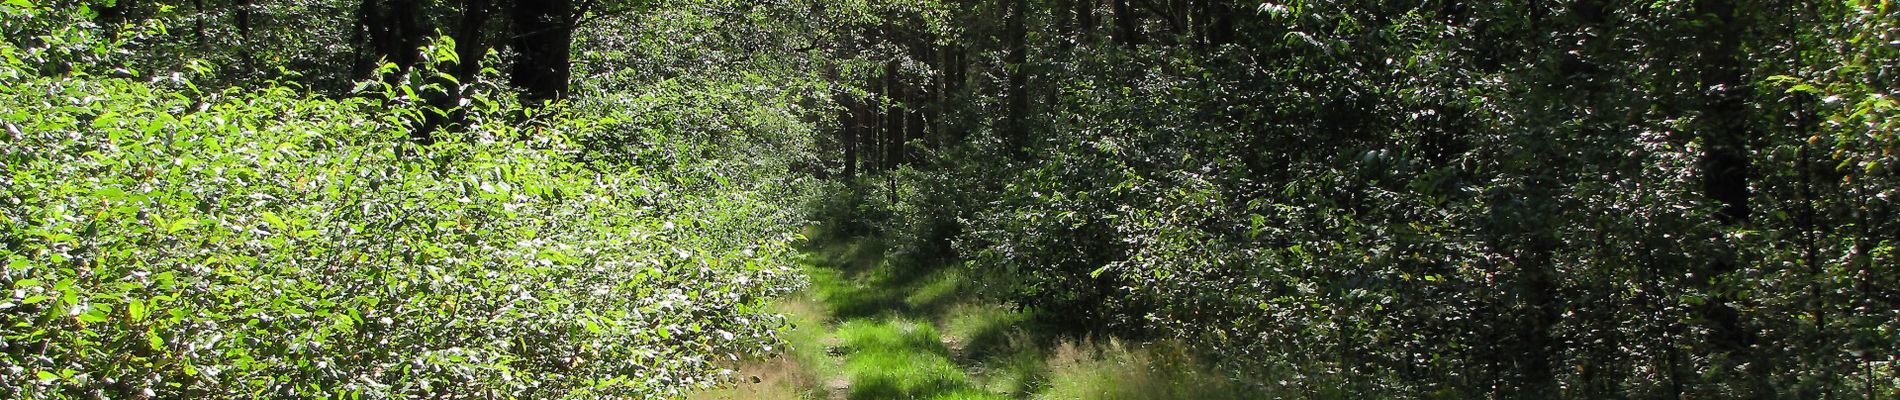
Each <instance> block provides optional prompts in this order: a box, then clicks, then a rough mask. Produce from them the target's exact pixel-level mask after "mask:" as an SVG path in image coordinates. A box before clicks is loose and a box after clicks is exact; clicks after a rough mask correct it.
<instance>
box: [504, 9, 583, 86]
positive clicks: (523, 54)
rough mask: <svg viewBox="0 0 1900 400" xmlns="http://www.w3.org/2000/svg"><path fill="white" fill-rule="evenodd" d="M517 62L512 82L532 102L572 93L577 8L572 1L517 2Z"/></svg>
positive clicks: (515, 16) (514, 13) (515, 21)
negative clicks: (575, 13)
mask: <svg viewBox="0 0 1900 400" xmlns="http://www.w3.org/2000/svg"><path fill="white" fill-rule="evenodd" d="M513 17H514V23H515V51H516V52H518V53H519V54H520V58H519V59H518V60H516V61H515V66H514V72H513V75H512V76H511V79H510V80H511V83H513V84H514V85H515V87H516V88H519V89H520V90H521V96H522V100H523V101H525V102H527V103H529V104H537V105H538V104H540V103H542V102H546V101H554V100H560V99H562V98H566V97H567V95H568V79H569V76H570V75H571V74H572V70H571V69H570V68H572V67H571V65H570V58H571V57H572V55H571V54H570V51H571V49H570V46H571V45H572V43H573V40H574V21H573V18H574V8H573V5H572V4H570V2H569V1H568V0H542V1H516V2H515V3H514V9H513Z"/></svg>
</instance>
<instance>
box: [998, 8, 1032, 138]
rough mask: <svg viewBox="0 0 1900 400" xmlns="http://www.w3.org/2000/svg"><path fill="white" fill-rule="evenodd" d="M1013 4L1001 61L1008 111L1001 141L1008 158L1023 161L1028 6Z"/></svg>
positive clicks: (1026, 129) (1026, 116)
mask: <svg viewBox="0 0 1900 400" xmlns="http://www.w3.org/2000/svg"><path fill="white" fill-rule="evenodd" d="M1013 4H1014V6H1012V7H1011V11H1010V13H1009V21H1008V22H1007V23H1008V27H1007V30H1008V32H1007V33H1006V35H1007V36H1008V38H1007V41H1008V46H1009V53H1008V55H1007V56H1006V57H1005V59H1004V63H1005V65H1006V66H1005V68H1006V69H1008V72H1009V87H1008V94H1007V96H1008V97H1009V99H1008V100H1009V108H1008V110H1006V114H1007V116H1006V117H1005V118H1006V120H1005V121H1004V123H1003V140H1004V143H1006V144H1007V145H1008V146H1009V150H1010V152H1011V154H1012V155H1013V156H1014V157H1015V158H1016V159H1018V160H1023V159H1027V158H1028V156H1029V151H1028V149H1027V147H1028V145H1029V65H1028V59H1029V46H1028V43H1026V41H1027V36H1028V28H1027V27H1026V26H1025V25H1024V24H1026V23H1027V22H1026V21H1025V20H1026V19H1027V17H1028V15H1027V14H1028V12H1029V2H1028V1H1027V0H1015V1H1014V2H1013Z"/></svg>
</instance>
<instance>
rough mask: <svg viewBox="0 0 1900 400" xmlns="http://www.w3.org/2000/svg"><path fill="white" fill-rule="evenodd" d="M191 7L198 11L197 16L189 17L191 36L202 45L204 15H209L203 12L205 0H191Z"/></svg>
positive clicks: (203, 40)
mask: <svg viewBox="0 0 1900 400" xmlns="http://www.w3.org/2000/svg"><path fill="white" fill-rule="evenodd" d="M191 9H192V11H197V12H198V17H197V18H192V19H191V34H192V38H193V39H194V40H197V43H196V44H198V45H201V46H202V45H204V44H205V16H206V15H209V14H208V13H206V12H205V0H191Z"/></svg>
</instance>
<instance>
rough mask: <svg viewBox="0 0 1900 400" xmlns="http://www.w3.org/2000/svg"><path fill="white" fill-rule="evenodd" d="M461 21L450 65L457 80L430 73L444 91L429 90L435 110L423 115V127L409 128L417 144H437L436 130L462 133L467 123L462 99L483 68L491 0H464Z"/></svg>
mask: <svg viewBox="0 0 1900 400" xmlns="http://www.w3.org/2000/svg"><path fill="white" fill-rule="evenodd" d="M461 2H462V20H461V22H460V23H459V24H458V25H457V26H456V28H455V33H454V38H455V57H456V62H455V64H453V65H449V66H447V68H448V71H444V72H446V73H449V74H450V76H452V77H454V78H455V79H453V80H449V79H441V78H438V77H434V76H431V77H429V78H428V79H432V80H434V81H435V83H436V84H438V85H439V86H441V87H442V88H443V90H442V91H441V92H435V91H429V92H428V93H426V94H425V95H426V96H429V97H430V98H429V105H430V106H432V107H434V108H435V112H426V113H424V114H423V121H422V126H421V127H419V128H415V129H413V130H411V131H410V133H409V134H410V138H411V139H412V140H414V141H415V142H416V143H417V144H422V145H429V144H434V143H435V138H434V136H433V135H434V133H435V132H436V131H440V130H448V131H451V132H459V131H461V130H462V129H463V128H465V127H466V126H467V125H468V110H467V109H465V108H463V107H461V100H462V99H463V98H465V97H466V96H467V95H468V94H467V93H463V91H462V89H463V88H464V87H467V85H468V84H469V82H471V81H473V80H475V77H476V75H477V74H479V73H480V71H481V68H482V56H484V55H486V54H487V53H488V50H487V46H485V45H484V44H483V41H482V26H484V25H487V24H488V15H489V11H488V0H461Z"/></svg>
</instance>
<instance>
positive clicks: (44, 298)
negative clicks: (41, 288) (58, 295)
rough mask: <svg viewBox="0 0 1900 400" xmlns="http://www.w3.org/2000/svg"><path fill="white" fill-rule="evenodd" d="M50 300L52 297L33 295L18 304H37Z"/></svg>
mask: <svg viewBox="0 0 1900 400" xmlns="http://www.w3.org/2000/svg"><path fill="white" fill-rule="evenodd" d="M52 299H53V296H47V295H35V296H30V297H27V298H26V300H21V301H20V304H33V303H38V302H42V301H47V300H52Z"/></svg>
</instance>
